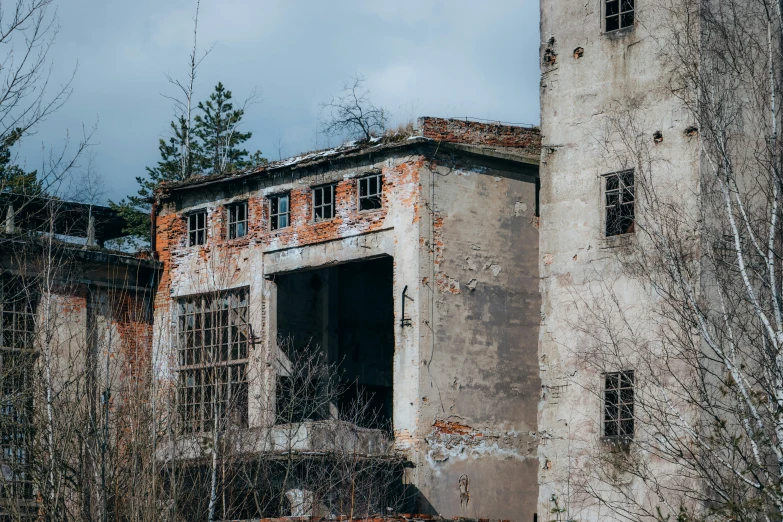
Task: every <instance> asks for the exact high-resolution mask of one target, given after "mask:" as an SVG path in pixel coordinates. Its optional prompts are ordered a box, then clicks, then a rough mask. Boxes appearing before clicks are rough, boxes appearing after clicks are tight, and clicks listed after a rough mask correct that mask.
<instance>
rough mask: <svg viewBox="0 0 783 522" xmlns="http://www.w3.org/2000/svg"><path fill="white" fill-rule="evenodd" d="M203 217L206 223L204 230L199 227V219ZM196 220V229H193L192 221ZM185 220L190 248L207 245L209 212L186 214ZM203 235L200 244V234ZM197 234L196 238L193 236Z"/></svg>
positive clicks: (201, 210) (198, 211)
mask: <svg viewBox="0 0 783 522" xmlns="http://www.w3.org/2000/svg"><path fill="white" fill-rule="evenodd" d="M199 216H203V218H204V223H203V226H202V228H199V227H198V217H199ZM194 219H195V228H191V224H192V220H194ZM185 220H186V222H187V226H188V247H194V246H202V245H206V244H207V228H208V227H207V211H206V209H200V210H194V211H192V212H188V213H187V214H185ZM199 232H200V233H201V234H202V235H201V242H200V243H199V242H198V237H199V236H198V234H199ZM193 234H195V236H194V235H193Z"/></svg>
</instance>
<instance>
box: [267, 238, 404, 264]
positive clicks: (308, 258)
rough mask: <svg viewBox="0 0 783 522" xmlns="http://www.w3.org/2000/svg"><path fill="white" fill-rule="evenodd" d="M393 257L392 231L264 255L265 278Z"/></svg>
mask: <svg viewBox="0 0 783 522" xmlns="http://www.w3.org/2000/svg"><path fill="white" fill-rule="evenodd" d="M383 255H389V256H393V255H394V229H386V230H379V231H374V232H370V233H366V234H360V235H356V236H351V237H346V238H341V239H335V240H333V241H327V242H324V243H317V244H314V245H307V246H302V247H296V248H289V249H286V250H278V251H275V252H267V253H265V254H264V275H272V274H283V273H286V272H294V271H296V270H302V269H308V268H318V267H322V266H329V265H336V264H340V263H348V262H351V261H358V260H361V259H370V258H374V257H379V256H383Z"/></svg>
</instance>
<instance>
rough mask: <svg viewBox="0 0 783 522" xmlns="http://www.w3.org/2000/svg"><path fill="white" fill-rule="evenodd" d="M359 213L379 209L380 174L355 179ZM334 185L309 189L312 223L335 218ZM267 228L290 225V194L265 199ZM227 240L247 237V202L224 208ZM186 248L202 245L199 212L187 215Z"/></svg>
mask: <svg viewBox="0 0 783 522" xmlns="http://www.w3.org/2000/svg"><path fill="white" fill-rule="evenodd" d="M358 186H359V210H360V211H365V210H376V209H379V208H381V207H382V204H383V203H382V201H383V199H382V197H381V196H382V192H383V175H382V174H372V175H369V176H364V177H362V178H359V180H358ZM335 187H336V184H334V183H332V184H329V185H321V186H318V187H313V190H312V196H311V197H312V213H313V214H312V217H313V221H314V222H319V221H327V220H330V219H333V218H334V217H335ZM268 205H269V229H270V230H280V229H283V228H286V227H288V226H289V225H290V224H291V194H290V193H289V192H285V193H281V194H275V195H273V196H269V198H268ZM226 212H227V217H228V230H227V239H237V238H240V237H244V236H246V235H247V232H248V228H247V219H248V213H247V201H241V202H237V203H232V204H230V205H228V207H227V211H226ZM187 222H188V246H196V245H203V244H204V243H206V240H207V212H206V210H200V211H197V212H192V213H190V214H188V215H187Z"/></svg>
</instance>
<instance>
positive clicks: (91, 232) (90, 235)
mask: <svg viewBox="0 0 783 522" xmlns="http://www.w3.org/2000/svg"><path fill="white" fill-rule="evenodd" d="M87 246H95V216H93V215H92V212H90V219H89V221H88V223H87Z"/></svg>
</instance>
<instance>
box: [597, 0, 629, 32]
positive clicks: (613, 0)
mask: <svg viewBox="0 0 783 522" xmlns="http://www.w3.org/2000/svg"><path fill="white" fill-rule="evenodd" d="M602 4H603V9H602V10H601V20H602V22H601V24H602V26H603V29H604V33H605V34H617V33H618V32H621V31H629V30H631V29H632V28H634V27H636V9H637V6H636V0H602ZM610 4H616V5H617V12H616V13H612V14H609V8H610ZM628 4H630V8H629V7H628ZM628 15H630V18H631V22H630V23H626V25H623V19H624V18H625V17H627V16H628ZM610 18H616V19H617V27H614V26H612V28H610V25H609V23H610V22H609V19H610Z"/></svg>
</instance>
